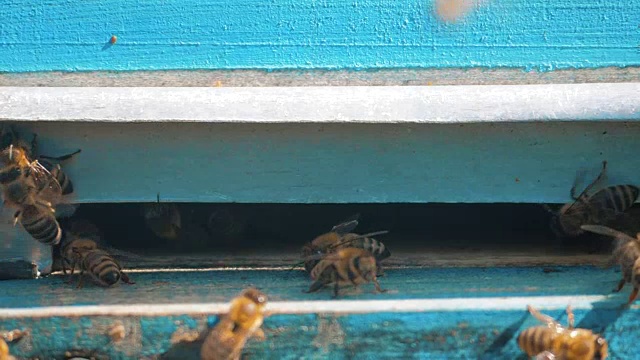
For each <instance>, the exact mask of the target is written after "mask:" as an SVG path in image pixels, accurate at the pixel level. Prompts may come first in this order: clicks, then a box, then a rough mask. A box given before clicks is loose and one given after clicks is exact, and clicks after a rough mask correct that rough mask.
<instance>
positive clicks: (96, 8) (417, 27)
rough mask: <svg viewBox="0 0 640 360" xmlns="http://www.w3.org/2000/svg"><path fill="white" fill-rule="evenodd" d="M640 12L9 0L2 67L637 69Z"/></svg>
mask: <svg viewBox="0 0 640 360" xmlns="http://www.w3.org/2000/svg"><path fill="white" fill-rule="evenodd" d="M639 13H640V0H613V1H608V0H597V1H594V0H579V1H573V0H560V1H553V2H549V1H544V0H534V1H530V0H512V1H489V2H487V3H486V4H485V5H483V6H481V7H480V8H479V9H478V10H477V11H476V12H473V13H471V14H470V15H469V16H468V17H467V18H466V20H467V21H466V22H462V23H457V24H444V23H441V22H438V21H437V20H436V18H435V16H434V14H433V2H432V0H409V1H401V2H390V1H382V0H358V1H355V0H352V1H342V0H326V1H314V0H302V1H299V0H285V1H270V2H265V1H260V0H242V1H235V0H224V1H199V0H172V1H165V2H162V3H156V2H139V1H134V0H126V1H116V0H108V1H90V2H87V1H73V0H64V1H58V2H33V1H29V0H10V1H8V2H5V3H4V4H3V6H2V7H1V8H0V19H2V24H0V54H2V56H0V71H8V72H23V71H49V70H63V71H79V70H152V69H266V70H278V69H311V68H326V69H372V68H407V67H408V68H429V67H435V68H439V67H477V66H481V67H501V66H502V67H522V68H526V69H539V70H551V69H558V68H593V67H602V66H631V65H636V66H637V65H640V54H639V53H638V50H637V46H638V44H639V40H640V32H639V31H638V28H637V27H638V14H639ZM112 35H116V36H117V38H118V40H117V42H116V43H115V44H113V45H110V44H109V39H110V37H111V36H112Z"/></svg>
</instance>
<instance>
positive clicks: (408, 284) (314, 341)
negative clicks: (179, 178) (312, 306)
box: [0, 267, 640, 360]
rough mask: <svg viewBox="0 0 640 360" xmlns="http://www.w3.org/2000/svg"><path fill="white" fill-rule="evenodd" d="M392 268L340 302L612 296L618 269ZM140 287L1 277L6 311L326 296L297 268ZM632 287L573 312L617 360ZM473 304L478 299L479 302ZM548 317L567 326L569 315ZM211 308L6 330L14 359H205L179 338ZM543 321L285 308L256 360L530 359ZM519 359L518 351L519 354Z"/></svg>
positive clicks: (630, 343) (629, 350)
mask: <svg viewBox="0 0 640 360" xmlns="http://www.w3.org/2000/svg"><path fill="white" fill-rule="evenodd" d="M556 270H558V272H544V271H543V269H542V268H538V267H531V268H491V269H407V270H388V271H387V276H385V277H384V278H382V279H381V284H382V286H383V287H384V288H388V289H390V292H389V293H387V294H378V295H373V294H370V293H369V292H366V293H360V294H353V293H352V294H350V295H347V296H345V299H351V300H353V299H362V300H364V299H393V298H403V299H407V298H452V297H459V296H463V297H465V296H466V297H474V298H476V297H483V296H514V295H521V296H539V295H566V294H572V295H593V294H608V293H609V292H610V290H611V288H612V287H613V286H614V285H615V282H616V281H617V279H618V277H619V276H620V274H619V273H616V272H615V271H613V270H602V269H597V268H593V267H559V268H556ZM131 275H132V277H133V279H134V280H135V281H136V282H137V284H136V285H133V286H124V285H122V286H116V287H114V288H110V289H102V288H97V287H92V286H87V287H85V288H83V289H79V290H78V289H75V288H73V287H72V286H70V285H66V284H64V283H63V282H62V279H61V277H59V276H52V277H49V278H46V279H41V280H31V281H3V282H0V294H2V295H0V304H2V306H3V307H23V306H47V305H60V304H66V305H72V304H96V303H99V304H127V303H128V304H131V303H155V304H158V303H167V302H171V303H189V302H203V301H210V302H215V301H222V302H227V301H228V300H229V299H230V298H231V297H233V296H234V295H236V294H237V293H238V292H239V291H240V289H242V288H244V287H245V286H248V285H255V286H258V287H260V288H261V289H262V290H263V291H265V292H266V293H267V294H268V295H269V298H270V299H271V300H272V301H282V300H302V299H312V300H324V299H328V296H329V294H328V292H321V293H319V294H303V293H302V292H301V291H302V290H304V289H305V288H306V286H308V283H309V281H308V279H307V277H306V276H304V275H303V274H302V273H301V272H293V273H286V272H282V271H280V272H276V271H212V272H194V273H145V274H131ZM625 299H626V292H623V294H619V295H616V296H613V297H611V298H610V299H608V300H606V301H603V302H602V303H595V304H594V306H593V309H592V310H581V309H577V310H576V311H575V314H576V324H577V325H578V326H579V327H582V328H587V329H591V330H594V331H597V332H601V333H602V334H603V335H604V336H605V337H606V338H607V339H608V341H609V343H610V347H611V355H612V356H611V358H610V359H632V358H634V356H635V355H636V353H637V347H636V346H635V345H636V342H637V339H638V336H640V323H639V322H638V321H637V318H638V315H639V308H638V307H637V306H632V307H631V308H628V309H622V308H621V307H620V305H621V304H622V303H624V301H625ZM474 301H477V300H474ZM544 312H545V313H547V314H549V315H551V316H553V317H554V318H556V319H559V320H560V321H561V322H563V323H566V316H564V315H563V311H562V310H548V311H547V310H545V311H544ZM216 321H217V317H216V316H215V315H204V314H203V315H185V314H172V315H167V316H131V317H119V316H110V315H103V316H77V317H60V316H56V315H55V314H51V317H45V318H38V319H34V318H20V319H16V318H4V319H0V329H4V330H9V329H21V330H29V331H30V332H31V334H30V335H28V336H26V337H25V338H23V339H22V340H20V341H19V342H16V343H14V344H11V351H12V352H13V353H14V354H15V355H18V356H24V357H35V356H39V357H40V358H52V357H60V356H61V354H62V353H64V351H66V350H69V349H86V350H95V351H98V352H100V353H102V355H107V356H110V358H111V359H140V358H148V359H151V358H158V357H160V355H161V354H164V355H163V356H162V357H161V358H163V359H198V356H197V354H198V353H197V352H198V348H199V344H198V343H196V344H191V345H189V344H185V343H178V342H176V341H175V338H174V341H172V336H173V335H176V334H179V333H185V332H190V331H196V332H205V331H206V329H207V328H210V327H211V326H213V325H214V324H215V323H216ZM117 322H120V323H122V325H123V326H124V328H125V331H126V336H125V338H124V339H123V340H121V341H119V342H115V343H114V342H111V340H110V339H109V337H108V336H107V335H106V334H107V332H108V331H109V329H111V327H112V326H113V325H114V324H116V323H117ZM536 324H537V323H536V321H535V320H534V319H533V318H532V317H530V316H528V315H527V313H526V311H525V309H524V308H523V309H522V310H521V311H513V310H508V311H505V310H502V311H501V310H498V309H495V310H494V309H489V310H486V311H477V310H474V311H457V312H455V311H432V312H417V313H366V314H350V315H336V314H330V313H327V314H301V315H293V314H279V315H273V316H270V317H268V318H267V319H266V320H265V323H264V328H265V332H266V335H267V339H266V340H265V341H264V342H259V341H250V342H249V344H248V347H247V348H246V350H245V354H247V355H249V358H250V359H300V358H306V359H309V358H314V359H392V358H395V359H397V358H403V359H405V358H406V359H491V360H494V359H505V360H507V359H509V360H513V359H524V358H523V357H521V355H520V351H519V350H518V348H517V345H516V343H515V336H516V335H517V333H518V332H519V331H521V330H523V329H525V328H526V327H529V326H533V325H536ZM519 356H520V357H519Z"/></svg>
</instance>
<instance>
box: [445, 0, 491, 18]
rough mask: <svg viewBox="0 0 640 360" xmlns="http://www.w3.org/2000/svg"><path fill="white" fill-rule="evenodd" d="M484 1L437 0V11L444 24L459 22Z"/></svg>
mask: <svg viewBox="0 0 640 360" xmlns="http://www.w3.org/2000/svg"><path fill="white" fill-rule="evenodd" d="M480 2H482V0H436V2H435V11H436V15H438V17H439V18H440V20H442V21H444V22H457V21H458V20H460V19H461V18H462V17H464V16H465V15H467V14H468V13H469V12H471V9H472V8H473V7H474V6H476V4H479V3H480Z"/></svg>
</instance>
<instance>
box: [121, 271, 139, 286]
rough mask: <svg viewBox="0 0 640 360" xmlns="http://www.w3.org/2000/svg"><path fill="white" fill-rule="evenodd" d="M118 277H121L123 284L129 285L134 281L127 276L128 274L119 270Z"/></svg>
mask: <svg viewBox="0 0 640 360" xmlns="http://www.w3.org/2000/svg"><path fill="white" fill-rule="evenodd" d="M120 279H122V282H124V283H125V284H129V285H133V284H135V281H132V280H131V279H130V278H129V276H128V275H127V274H125V273H123V272H120Z"/></svg>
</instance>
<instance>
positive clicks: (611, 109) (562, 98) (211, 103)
mask: <svg viewBox="0 0 640 360" xmlns="http://www.w3.org/2000/svg"><path fill="white" fill-rule="evenodd" d="M638 119H640V83H589V84H547V85H461V86H380V87H372V86H331V87H237V88H224V87H217V88H216V87H210V88H204V87H115V88H110V87H0V120H23V121H30V120H33V121H109V122H148V121H150V122H154V121H161V122H176V121H177V122H253V123H278V122H338V123H341V122H354V123H355V122H363V123H468V122H498V121H544V120H554V121H564V120H566V121H589V120H638Z"/></svg>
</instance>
